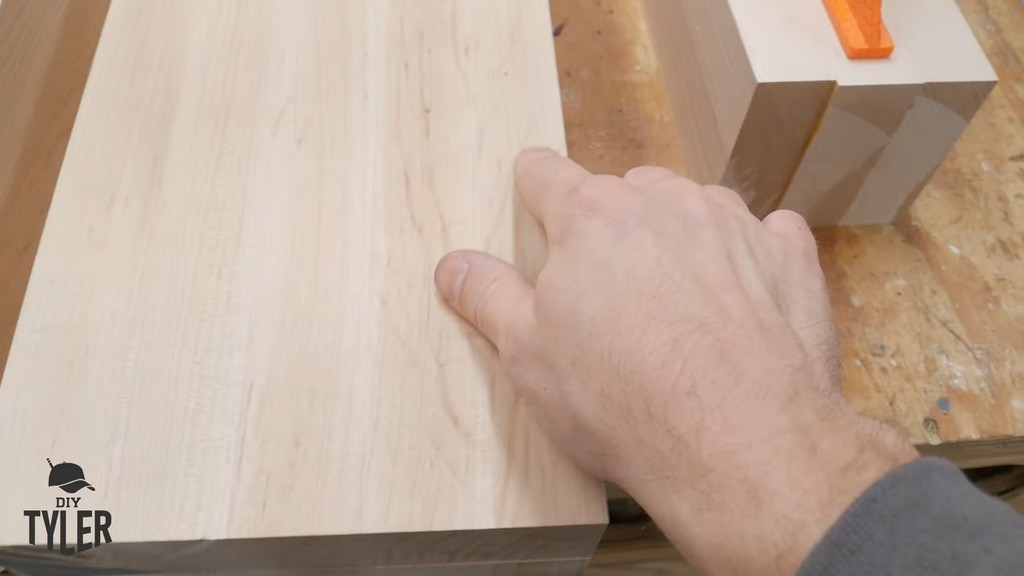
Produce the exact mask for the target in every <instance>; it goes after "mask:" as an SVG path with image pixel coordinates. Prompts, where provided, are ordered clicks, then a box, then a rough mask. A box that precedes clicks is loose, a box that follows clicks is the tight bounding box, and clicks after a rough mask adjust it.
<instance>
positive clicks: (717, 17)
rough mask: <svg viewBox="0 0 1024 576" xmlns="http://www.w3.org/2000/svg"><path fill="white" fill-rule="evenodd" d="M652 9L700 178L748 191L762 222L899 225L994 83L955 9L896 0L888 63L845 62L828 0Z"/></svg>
mask: <svg viewBox="0 0 1024 576" xmlns="http://www.w3.org/2000/svg"><path fill="white" fill-rule="evenodd" d="M645 7H646V12H647V20H648V26H649V27H650V28H651V36H652V40H653V42H654V44H655V46H656V48H657V50H658V54H659V61H660V63H661V64H662V73H663V75H664V77H665V81H666V86H667V88H668V90H669V93H670V95H671V99H672V103H673V108H674V114H675V116H676V122H677V125H678V128H679V132H680V139H681V140H682V147H683V151H684V153H685V155H686V157H687V159H688V161H689V165H690V166H691V167H692V170H691V176H693V177H695V178H697V179H698V180H702V181H705V182H717V183H722V184H723V185H726V186H729V187H733V188H738V189H739V191H740V192H741V194H742V195H743V196H744V197H745V199H746V200H747V202H748V205H749V206H750V207H751V210H752V211H753V212H754V214H756V215H757V216H764V215H765V214H767V212H769V211H771V210H773V209H775V208H776V207H781V208H787V209H792V210H795V211H797V212H800V213H801V214H803V215H804V216H805V217H806V218H807V219H808V221H809V222H810V223H811V224H812V225H814V226H828V225H835V224H839V223H843V224H873V223H882V222H890V221H892V220H893V219H894V218H895V217H896V216H897V214H898V213H899V212H900V210H901V209H902V208H903V207H904V206H906V205H907V204H908V203H909V202H911V201H912V200H913V198H914V197H915V196H916V194H917V193H918V192H919V191H920V190H921V188H922V187H923V186H924V184H925V183H927V180H928V178H929V176H930V175H931V173H932V172H933V171H934V170H935V169H936V168H937V167H938V165H939V163H940V162H941V161H942V159H943V158H945V156H946V155H947V154H948V152H949V151H950V149H951V148H952V146H953V144H954V143H955V142H956V139H957V137H959V135H960V133H961V132H962V131H963V129H964V128H965V127H966V125H967V122H969V121H970V119H971V117H973V115H974V114H975V112H977V110H978V108H979V107H980V105H981V103H982V102H983V101H984V99H985V97H986V96H987V94H988V92H989V91H990V90H991V89H992V87H993V86H994V83H995V75H994V73H993V71H992V69H991V67H990V66H989V64H988V62H987V60H986V59H985V56H984V54H983V53H982V51H981V49H980V47H979V46H978V44H977V42H976V41H975V39H974V37H973V35H972V34H971V31H970V29H969V27H968V26H967V24H966V22H965V21H964V19H963V17H962V16H961V15H960V13H959V10H958V9H957V6H956V3H955V2H954V0H937V2H935V6H934V7H932V6H931V5H929V8H928V9H927V10H922V9H921V7H920V5H919V3H917V2H914V1H913V0H887V1H886V2H885V3H884V7H885V15H886V22H887V23H888V25H889V28H890V29H891V30H892V34H893V36H894V38H895V39H896V50H895V52H894V53H893V55H892V57H891V58H889V59H883V60H850V59H848V58H847V57H846V55H845V54H844V52H843V49H842V46H841V44H840V42H839V41H838V39H837V37H836V32H835V30H834V28H833V26H832V25H831V24H830V22H829V19H828V13H827V11H826V10H825V8H824V6H823V5H822V3H821V2H820V1H819V0H793V1H790V0H726V1H723V2H710V1H708V0H646V4H645ZM714 39H717V40H714ZM765 87H772V88H773V90H772V91H771V92H769V91H768V90H765ZM769 94H771V95H769ZM708 123H713V125H714V126H716V127H727V128H728V129H727V130H718V131H716V130H713V129H710V128H708V127H707V124H708ZM702 148H707V149H709V150H710V151H711V152H710V153H705V152H701V149H702Z"/></svg>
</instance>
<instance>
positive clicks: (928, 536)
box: [798, 458, 1024, 576]
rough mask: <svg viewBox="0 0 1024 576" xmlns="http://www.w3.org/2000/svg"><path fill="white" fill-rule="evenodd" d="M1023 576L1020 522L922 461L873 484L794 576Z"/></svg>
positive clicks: (941, 467)
mask: <svg viewBox="0 0 1024 576" xmlns="http://www.w3.org/2000/svg"><path fill="white" fill-rule="evenodd" d="M866 574H870V575H872V576H876V575H877V576H886V575H894V576H895V575H900V576H916V575H928V576H947V575H948V576H973V575H986V576H1004V575H1005V576H1010V575H1013V576H1022V575H1024V515H1021V514H1018V513H1017V512H1015V511H1014V510H1013V509H1011V508H1010V507H1009V506H1007V505H1006V504H1004V503H1003V502H1001V501H999V500H998V499H996V498H993V497H991V496H989V495H987V494H985V493H983V492H981V491H980V490H978V489H977V488H975V487H974V486H973V485H971V483H970V482H968V481H967V478H965V477H964V475H963V474H962V473H961V472H960V471H959V470H958V469H957V468H956V467H955V466H953V465H952V464H950V463H949V462H946V461H945V460H939V459H936V458H922V459H920V460H917V461H915V462H912V463H910V464H907V465H905V466H903V467H902V468H899V469H897V470H895V471H893V472H890V473H889V474H888V475H887V476H885V477H884V478H882V479H881V480H879V481H878V482H877V483H875V485H874V486H872V487H871V488H869V489H868V490H867V492H865V493H864V494H862V495H861V496H860V498H858V499H857V500H856V501H855V502H854V503H853V505H851V506H850V508H849V509H848V510H847V511H846V512H845V513H844V514H843V515H842V516H841V517H840V518H839V520H838V521H837V522H836V524H835V525H833V526H832V528H831V529H830V530H829V531H828V533H826V534H825V537H824V538H823V539H822V540H821V542H819V543H818V545H817V546H816V547H815V548H814V550H812V551H811V555H810V556H809V557H808V558H807V560H806V561H805V562H804V565H803V566H802V567H801V569H800V572H799V574H798V576H819V575H828V576H854V575H857V576H863V575H866Z"/></svg>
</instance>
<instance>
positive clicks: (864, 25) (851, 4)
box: [823, 0, 896, 60]
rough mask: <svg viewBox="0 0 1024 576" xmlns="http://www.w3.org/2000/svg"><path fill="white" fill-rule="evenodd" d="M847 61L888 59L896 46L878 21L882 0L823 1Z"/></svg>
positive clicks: (883, 24) (880, 20) (880, 17)
mask: <svg viewBox="0 0 1024 576" xmlns="http://www.w3.org/2000/svg"><path fill="white" fill-rule="evenodd" d="M823 1H824V3H825V8H827V9H828V15H829V17H830V18H831V19H832V26H834V27H835V29H836V34H838V35H839V41H840V42H842V44H843V50H844V51H845V52H846V57H847V58H849V59H851V60H868V59H881V58H888V57H889V56H891V55H892V52H893V50H894V49H895V48H896V45H895V44H893V41H892V36H890V35H889V30H888V29H887V28H886V27H885V22H883V21H882V0H823Z"/></svg>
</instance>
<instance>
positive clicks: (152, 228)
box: [0, 0, 606, 575]
mask: <svg viewBox="0 0 1024 576" xmlns="http://www.w3.org/2000/svg"><path fill="white" fill-rule="evenodd" d="M562 130H563V129H562V119H561V110H560V106H559V91H558V83H557V77H556V72H555V61H554V51H553V46H552V38H551V29H550V21H549V16H548V7H547V3H546V2H544V1H543V0H528V1H517V2H509V3H497V4H493V3H476V2H458V3H451V4H447V5H446V6H445V9H438V7H437V6H436V5H434V4H430V3H423V2H417V1H413V0H391V1H384V2H379V1H375V0H353V1H349V2H323V1H314V0H302V1H295V2H279V1H274V0H251V1H242V0H216V1H209V0H203V1H198V0H192V1H190V0H154V1H148V2H133V1H130V0H114V1H113V2H112V3H111V5H110V10H109V13H108V15H107V18H106V23H105V26H104V29H103V33H102V37H101V39H100V42H99V47H98V48H97V51H96V56H95V59H94V61H93V65H92V71H91V73H90V75H89V80H88V83H87V86H86V88H85V94H84V96H83V98H82V103H81V107H80V109H79V112H78V116H77V120H76V122H75V126H74V130H73V133H72V135H71V140H70V143H69V144H68V150H67V154H66V157H65V159H64V162H63V167H62V170H61V172H60V177H59V181H58V183H57V187H56V190H55V192H54V195H53V202H52V206H51V208H50V212H49V216H48V218H47V221H46V228H45V231H44V233H43V235H42V239H41V242H40V246H39V251H38V255H37V257H36V260H35V267H34V269H33V271H32V275H31V278H30V280H29V283H28V289H27V292H26V295H25V299H24V304H23V306H22V310H21V316H20V319H19V322H18V326H17V329H16V331H15V335H14V340H13V344H12V346H11V351H10V356H9V360H8V363H7V367H6V372H5V374H4V378H3V382H2V384H0V454H3V455H4V460H5V461H4V464H5V468H7V469H8V470H10V471H12V473H11V474H9V477H5V485H4V495H3V498H2V499H0V563H5V562H6V563H7V565H9V566H12V567H15V568H16V567H18V566H19V565H23V566H26V565H27V566H36V564H37V563H40V562H42V563H44V564H62V565H63V566H64V567H71V568H73V567H89V568H97V567H99V568H102V569H105V570H109V569H114V568H126V569H131V570H149V569H152V570H162V571H175V570H177V571H204V570H213V569H217V570H232V571H238V572H245V571H250V570H257V569H267V568H273V569H282V570H284V569H288V570H295V571H299V570H307V571H308V570H312V571H316V570H322V571H333V572H337V573H345V574H350V573H351V574H357V573H358V574H361V573H371V572H372V573H374V574H378V573H386V574H403V573H413V572H415V571H416V570H418V569H419V568H417V567H418V566H419V567H422V566H424V565H431V566H435V568H434V569H435V570H441V571H443V572H445V573H453V574H456V573H457V574H467V575H468V574H492V573H494V574H499V573H500V574H506V573H509V574H511V573H522V574H562V573H565V574H570V573H574V571H575V570H578V568H579V567H580V566H581V565H582V563H585V561H586V559H587V558H588V557H589V555H590V553H591V552H592V551H593V548H594V546H595V545H596V542H597V540H598V538H599V537H600V534H601V532H602V530H603V525H604V523H605V521H606V512H605V507H604V498H603V489H602V486H601V484H599V483H598V482H595V481H594V480H593V479H591V478H589V477H587V476H586V475H585V474H583V473H582V472H580V471H579V470H578V469H577V468H576V467H575V466H574V465H573V464H571V463H570V461H569V460H568V458H567V457H565V456H564V455H562V454H560V453H559V452H558V451H557V450H556V449H555V448H554V447H553V446H552V445H551V444H550V443H549V442H548V441H547V440H546V438H545V437H544V435H543V434H542V433H541V432H540V431H539V429H538V428H537V427H536V426H535V425H534V424H533V423H532V421H531V420H530V419H529V417H528V415H527V413H526V411H525V409H524V407H523V405H522V403H521V401H520V400H518V399H517V398H516V397H515V395H514V394H513V391H512V389H511V387H510V386H509V384H508V383H507V382H505V381H503V375H502V374H501V372H500V371H499V370H498V369H497V364H496V358H495V352H494V350H493V349H492V347H490V346H489V345H488V344H487V343H486V342H485V341H483V340H482V339H481V338H479V337H478V336H476V335H475V334H474V332H473V331H472V330H471V329H470V328H469V327H468V326H466V325H465V324H463V323H462V322H460V321H459V320H458V319H456V317H455V316H454V315H453V314H452V313H450V312H449V311H448V310H447V309H446V307H445V306H444V305H443V303H442V302H441V301H440V299H439V298H438V296H437V295H436V293H435V290H434V288H433V284H432V273H433V268H434V265H435V263H436V261H437V260H438V258H440V257H441V256H442V255H443V254H444V253H445V252H447V251H448V250H451V249H453V248H457V247H469V248H478V249H483V250H488V251H490V252H493V253H495V254H497V255H499V256H502V257H505V258H508V259H512V260H514V261H516V262H517V263H518V264H519V265H520V266H522V267H523V268H524V270H526V271H527V272H535V271H536V270H537V267H538V264H539V262H540V258H542V257H543V250H542V249H541V248H540V246H541V242H542V237H541V235H540V232H539V229H538V228H537V226H536V224H535V223H534V222H533V221H532V220H530V219H529V217H528V216H527V215H526V214H525V212H524V211H523V210H521V209H520V208H519V206H518V204H517V201H516V199H515V194H514V191H513V185H512V162H513V159H514V157H515V154H516V152H517V151H518V150H519V149H520V148H521V147H523V146H526V145H531V144H543V145H549V146H553V147H556V148H564V136H563V132H562ZM47 458H51V459H52V461H53V463H54V464H57V463H60V462H64V461H67V462H72V463H76V464H78V465H80V466H82V468H83V470H84V473H85V476H86V478H87V480H88V482H90V483H91V484H92V485H93V486H94V487H95V491H88V490H83V491H82V492H80V493H78V494H77V495H76V497H77V496H80V497H82V499H83V500H82V502H83V506H84V505H85V504H86V503H87V504H88V508H89V509H103V510H106V511H109V513H110V515H111V517H112V520H113V525H112V527H111V529H110V534H111V537H112V539H113V543H110V544H105V545H103V546H101V547H99V548H96V549H93V550H89V551H87V552H83V553H81V554H78V555H75V556H70V557H61V556H59V555H57V554H54V553H49V552H44V553H42V554H36V552H38V551H37V550H33V549H26V548H24V547H19V545H23V544H25V543H26V539H27V521H26V517H25V516H23V513H22V512H23V510H28V509H50V508H52V507H53V505H54V498H55V497H56V496H65V495H64V494H63V493H61V492H60V490H59V489H58V488H55V487H50V486H47V475H48V473H49V471H48V466H47V464H46V459H47ZM40 529H41V528H40ZM199 541H201V542H199ZM19 563H21V564H19ZM437 566H444V568H443V569H442V568H437ZM415 573H423V572H415Z"/></svg>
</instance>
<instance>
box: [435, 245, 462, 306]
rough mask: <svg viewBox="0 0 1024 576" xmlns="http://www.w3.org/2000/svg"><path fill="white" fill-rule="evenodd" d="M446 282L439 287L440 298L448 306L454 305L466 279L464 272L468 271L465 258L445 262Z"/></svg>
mask: <svg viewBox="0 0 1024 576" xmlns="http://www.w3.org/2000/svg"><path fill="white" fill-rule="evenodd" d="M445 268H447V269H448V270H447V271H446V272H445V276H446V277H447V281H446V282H445V283H444V285H443V286H441V287H440V288H441V296H442V297H444V299H445V300H446V301H447V302H448V303H449V304H454V303H455V301H456V300H458V298H459V292H461V291H462V282H463V281H465V279H466V272H468V271H469V262H468V261H466V259H465V258H459V257H455V258H451V259H449V261H448V262H445Z"/></svg>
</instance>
